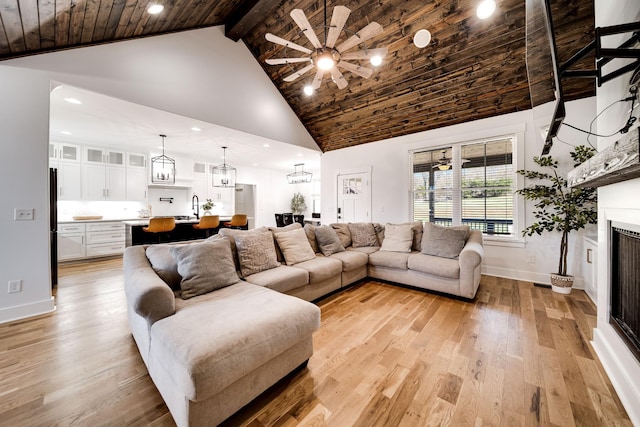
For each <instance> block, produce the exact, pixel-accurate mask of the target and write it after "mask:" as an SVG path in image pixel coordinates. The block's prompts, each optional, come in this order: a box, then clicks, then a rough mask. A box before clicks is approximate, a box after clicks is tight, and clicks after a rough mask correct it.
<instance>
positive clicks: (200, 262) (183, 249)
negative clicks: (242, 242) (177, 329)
mask: <svg viewBox="0 0 640 427" xmlns="http://www.w3.org/2000/svg"><path fill="white" fill-rule="evenodd" d="M169 251H170V252H171V255H173V257H174V258H175V259H176V262H177V263H178V273H180V276H182V281H181V282H180V289H181V290H182V292H181V297H182V299H189V298H192V297H195V296H197V295H202V294H206V293H208V292H211V291H214V290H216V289H219V288H223V287H225V286H229V285H233V284H234V283H237V282H239V281H240V278H239V277H238V274H237V273H236V267H235V264H234V262H233V255H232V254H231V246H230V244H229V241H228V240H227V239H220V240H217V241H211V242H202V243H191V244H188V245H180V246H172V247H171V248H170V249H169Z"/></svg>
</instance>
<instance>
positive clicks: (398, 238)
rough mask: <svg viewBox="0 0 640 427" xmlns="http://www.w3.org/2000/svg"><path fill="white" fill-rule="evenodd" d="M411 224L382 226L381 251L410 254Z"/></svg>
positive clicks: (411, 240) (411, 241) (411, 242)
mask: <svg viewBox="0 0 640 427" xmlns="http://www.w3.org/2000/svg"><path fill="white" fill-rule="evenodd" d="M412 226H413V224H387V225H385V226H384V240H383V241H382V246H381V247H380V250H381V251H388V252H411V245H412V244H413V230H412Z"/></svg>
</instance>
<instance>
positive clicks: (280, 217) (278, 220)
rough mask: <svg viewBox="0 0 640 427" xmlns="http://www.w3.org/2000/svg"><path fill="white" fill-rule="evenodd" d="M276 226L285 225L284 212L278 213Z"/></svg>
mask: <svg viewBox="0 0 640 427" xmlns="http://www.w3.org/2000/svg"><path fill="white" fill-rule="evenodd" d="M276 227H284V218H282V214H276Z"/></svg>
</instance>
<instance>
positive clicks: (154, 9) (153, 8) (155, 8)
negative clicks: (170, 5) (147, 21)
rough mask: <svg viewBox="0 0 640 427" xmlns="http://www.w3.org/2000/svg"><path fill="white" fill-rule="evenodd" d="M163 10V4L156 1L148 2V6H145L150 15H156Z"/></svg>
mask: <svg viewBox="0 0 640 427" xmlns="http://www.w3.org/2000/svg"><path fill="white" fill-rule="evenodd" d="M163 10H164V6H163V5H161V4H158V3H153V4H150V5H149V7H148V8H147V12H149V13H150V14H152V15H157V14H158V13H160V12H162V11H163Z"/></svg>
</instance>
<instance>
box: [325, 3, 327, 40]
mask: <svg viewBox="0 0 640 427" xmlns="http://www.w3.org/2000/svg"><path fill="white" fill-rule="evenodd" d="M324 45H325V46H326V45H327V0H324Z"/></svg>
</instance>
